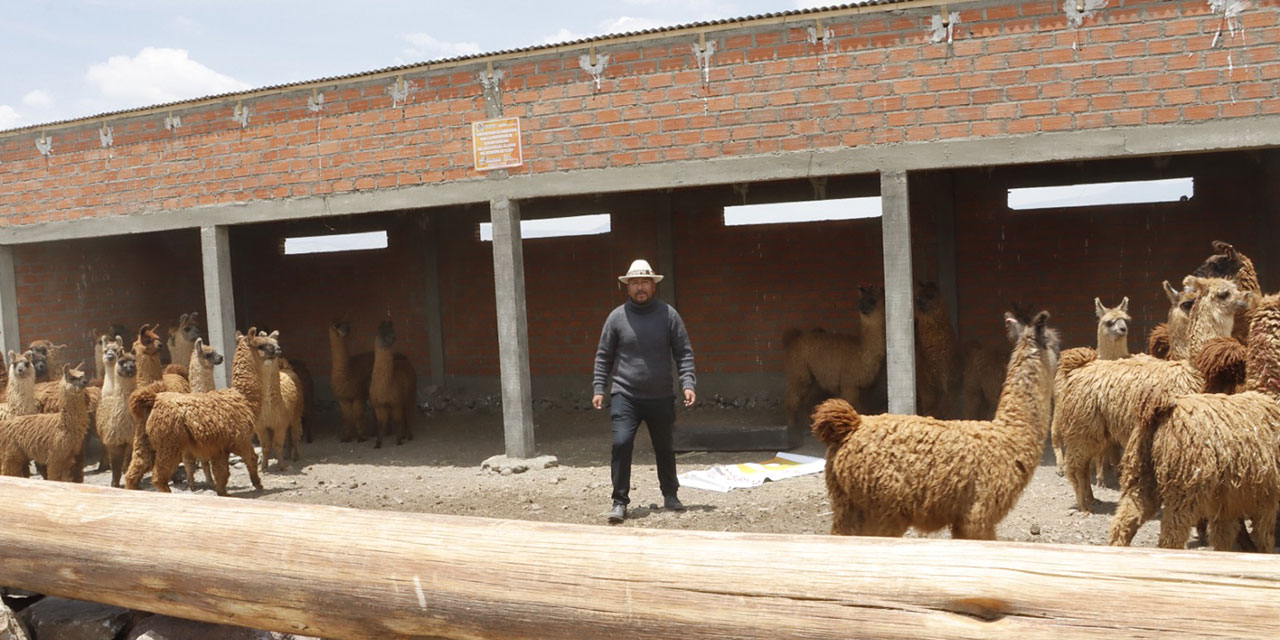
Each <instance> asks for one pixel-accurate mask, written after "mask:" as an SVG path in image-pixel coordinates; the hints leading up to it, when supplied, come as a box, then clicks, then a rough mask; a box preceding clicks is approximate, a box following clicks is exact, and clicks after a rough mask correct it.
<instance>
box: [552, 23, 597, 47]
mask: <svg viewBox="0 0 1280 640" xmlns="http://www.w3.org/2000/svg"><path fill="white" fill-rule="evenodd" d="M589 37H591V36H588V35H584V34H581V33H574V32H572V31H570V30H568V29H566V28H564V27H560V30H559V31H557V32H555V33H553V34H551V35H549V36H546V37H544V38H543V39H542V44H556V43H559V42H573V41H574V40H583V39H586V38H589Z"/></svg>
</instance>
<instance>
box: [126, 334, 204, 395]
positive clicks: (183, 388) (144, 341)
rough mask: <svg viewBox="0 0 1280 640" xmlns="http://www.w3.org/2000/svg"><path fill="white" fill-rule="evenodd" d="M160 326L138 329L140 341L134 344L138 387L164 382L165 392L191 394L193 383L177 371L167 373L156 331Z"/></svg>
mask: <svg viewBox="0 0 1280 640" xmlns="http://www.w3.org/2000/svg"><path fill="white" fill-rule="evenodd" d="M157 326H159V325H149V324H144V325H142V328H140V329H138V339H137V340H135V341H134V343H133V355H134V357H135V358H137V360H138V387H139V388H142V387H144V386H147V385H149V384H151V383H153V382H163V383H164V390H165V391H173V392H176V393H190V392H191V383H190V382H188V381H187V378H186V376H184V375H181V373H178V372H176V370H170V371H165V368H164V365H163V364H161V361H160V336H158V335H156V332H155V329H156V327H157Z"/></svg>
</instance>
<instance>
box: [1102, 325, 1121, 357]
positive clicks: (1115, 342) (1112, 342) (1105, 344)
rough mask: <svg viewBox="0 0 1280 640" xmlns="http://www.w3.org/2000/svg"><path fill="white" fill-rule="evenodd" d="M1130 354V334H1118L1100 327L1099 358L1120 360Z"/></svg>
mask: <svg viewBox="0 0 1280 640" xmlns="http://www.w3.org/2000/svg"><path fill="white" fill-rule="evenodd" d="M1128 355H1129V336H1128V335H1127V334H1126V335H1123V336H1117V335H1113V334H1112V333H1111V332H1109V331H1107V330H1105V329H1103V328H1102V327H1101V326H1099V327H1098V359H1099V360H1119V359H1120V358H1125V357H1128Z"/></svg>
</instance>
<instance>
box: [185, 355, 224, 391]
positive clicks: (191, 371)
mask: <svg viewBox="0 0 1280 640" xmlns="http://www.w3.org/2000/svg"><path fill="white" fill-rule="evenodd" d="M187 378H188V379H189V380H190V381H191V393H204V392H206V391H213V390H214V389H216V388H217V385H215V384H214V382H213V367H210V366H205V360H204V358H201V357H200V352H199V351H196V350H194V349H192V351H191V357H190V358H188V359H187Z"/></svg>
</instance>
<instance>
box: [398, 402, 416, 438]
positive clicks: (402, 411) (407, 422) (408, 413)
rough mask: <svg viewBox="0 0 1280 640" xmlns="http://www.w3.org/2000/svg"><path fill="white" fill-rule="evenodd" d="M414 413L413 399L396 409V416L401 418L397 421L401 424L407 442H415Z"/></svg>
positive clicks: (401, 430)
mask: <svg viewBox="0 0 1280 640" xmlns="http://www.w3.org/2000/svg"><path fill="white" fill-rule="evenodd" d="M413 411H414V403H413V399H412V398H410V399H409V401H408V402H405V403H403V404H400V405H398V406H396V408H395V412H394V414H395V415H397V416H399V417H398V418H396V420H397V421H398V422H399V423H400V432H401V433H403V434H404V439H405V440H413Z"/></svg>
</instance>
